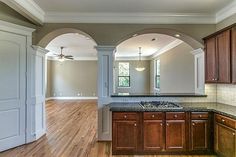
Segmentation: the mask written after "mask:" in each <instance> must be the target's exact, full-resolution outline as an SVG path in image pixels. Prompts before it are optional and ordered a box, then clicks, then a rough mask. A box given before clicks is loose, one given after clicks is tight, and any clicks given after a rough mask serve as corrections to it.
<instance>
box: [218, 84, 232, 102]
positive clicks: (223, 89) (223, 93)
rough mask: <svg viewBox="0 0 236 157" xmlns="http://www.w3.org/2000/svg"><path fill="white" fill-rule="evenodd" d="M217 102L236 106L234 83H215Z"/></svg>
mask: <svg viewBox="0 0 236 157" xmlns="http://www.w3.org/2000/svg"><path fill="white" fill-rule="evenodd" d="M216 88H217V90H216V95H217V102H218V103H224V104H229V105H234V106H236V85H231V84H217V87H216Z"/></svg>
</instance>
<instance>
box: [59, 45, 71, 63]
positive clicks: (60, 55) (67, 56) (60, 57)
mask: <svg viewBox="0 0 236 157" xmlns="http://www.w3.org/2000/svg"><path fill="white" fill-rule="evenodd" d="M60 48H61V53H60V54H55V55H56V56H57V57H58V60H59V61H60V62H63V61H65V60H66V59H69V60H73V59H74V58H73V56H72V55H64V54H63V53H62V51H63V49H64V48H65V47H60Z"/></svg>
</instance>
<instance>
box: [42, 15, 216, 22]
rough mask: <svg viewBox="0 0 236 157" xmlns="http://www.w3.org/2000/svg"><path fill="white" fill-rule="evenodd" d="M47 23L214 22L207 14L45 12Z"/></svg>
mask: <svg viewBox="0 0 236 157" xmlns="http://www.w3.org/2000/svg"><path fill="white" fill-rule="evenodd" d="M45 22H47V23H133V24H170V23H173V24H214V23H215V16H214V15H209V14H168V13H60V12H46V17H45Z"/></svg>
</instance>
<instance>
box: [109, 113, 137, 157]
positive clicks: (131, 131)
mask: <svg viewBox="0 0 236 157" xmlns="http://www.w3.org/2000/svg"><path fill="white" fill-rule="evenodd" d="M112 116H113V122H112V129H113V132H112V151H113V153H114V154H119V153H125V154H130V153H131V154H132V153H135V152H136V151H137V148H138V138H139V137H140V136H139V129H138V128H139V114H138V113H135V112H117V113H113V115H112Z"/></svg>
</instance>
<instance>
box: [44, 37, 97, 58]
mask: <svg viewBox="0 0 236 157" xmlns="http://www.w3.org/2000/svg"><path fill="white" fill-rule="evenodd" d="M61 46H63V47H65V48H64V49H63V54H65V55H72V56H74V57H75V59H78V60H79V59H81V60H89V59H96V57H97V51H96V50H95V48H94V46H96V43H95V42H94V41H93V40H91V39H90V38H88V37H86V36H84V35H81V34H78V33H68V34H63V35H60V36H58V37H56V38H55V39H53V40H52V41H51V42H50V43H49V44H48V46H47V47H46V49H47V50H49V51H50V52H49V53H48V54H47V56H50V57H53V56H54V55H53V54H59V53H60V51H61V50H60V47H61Z"/></svg>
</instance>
